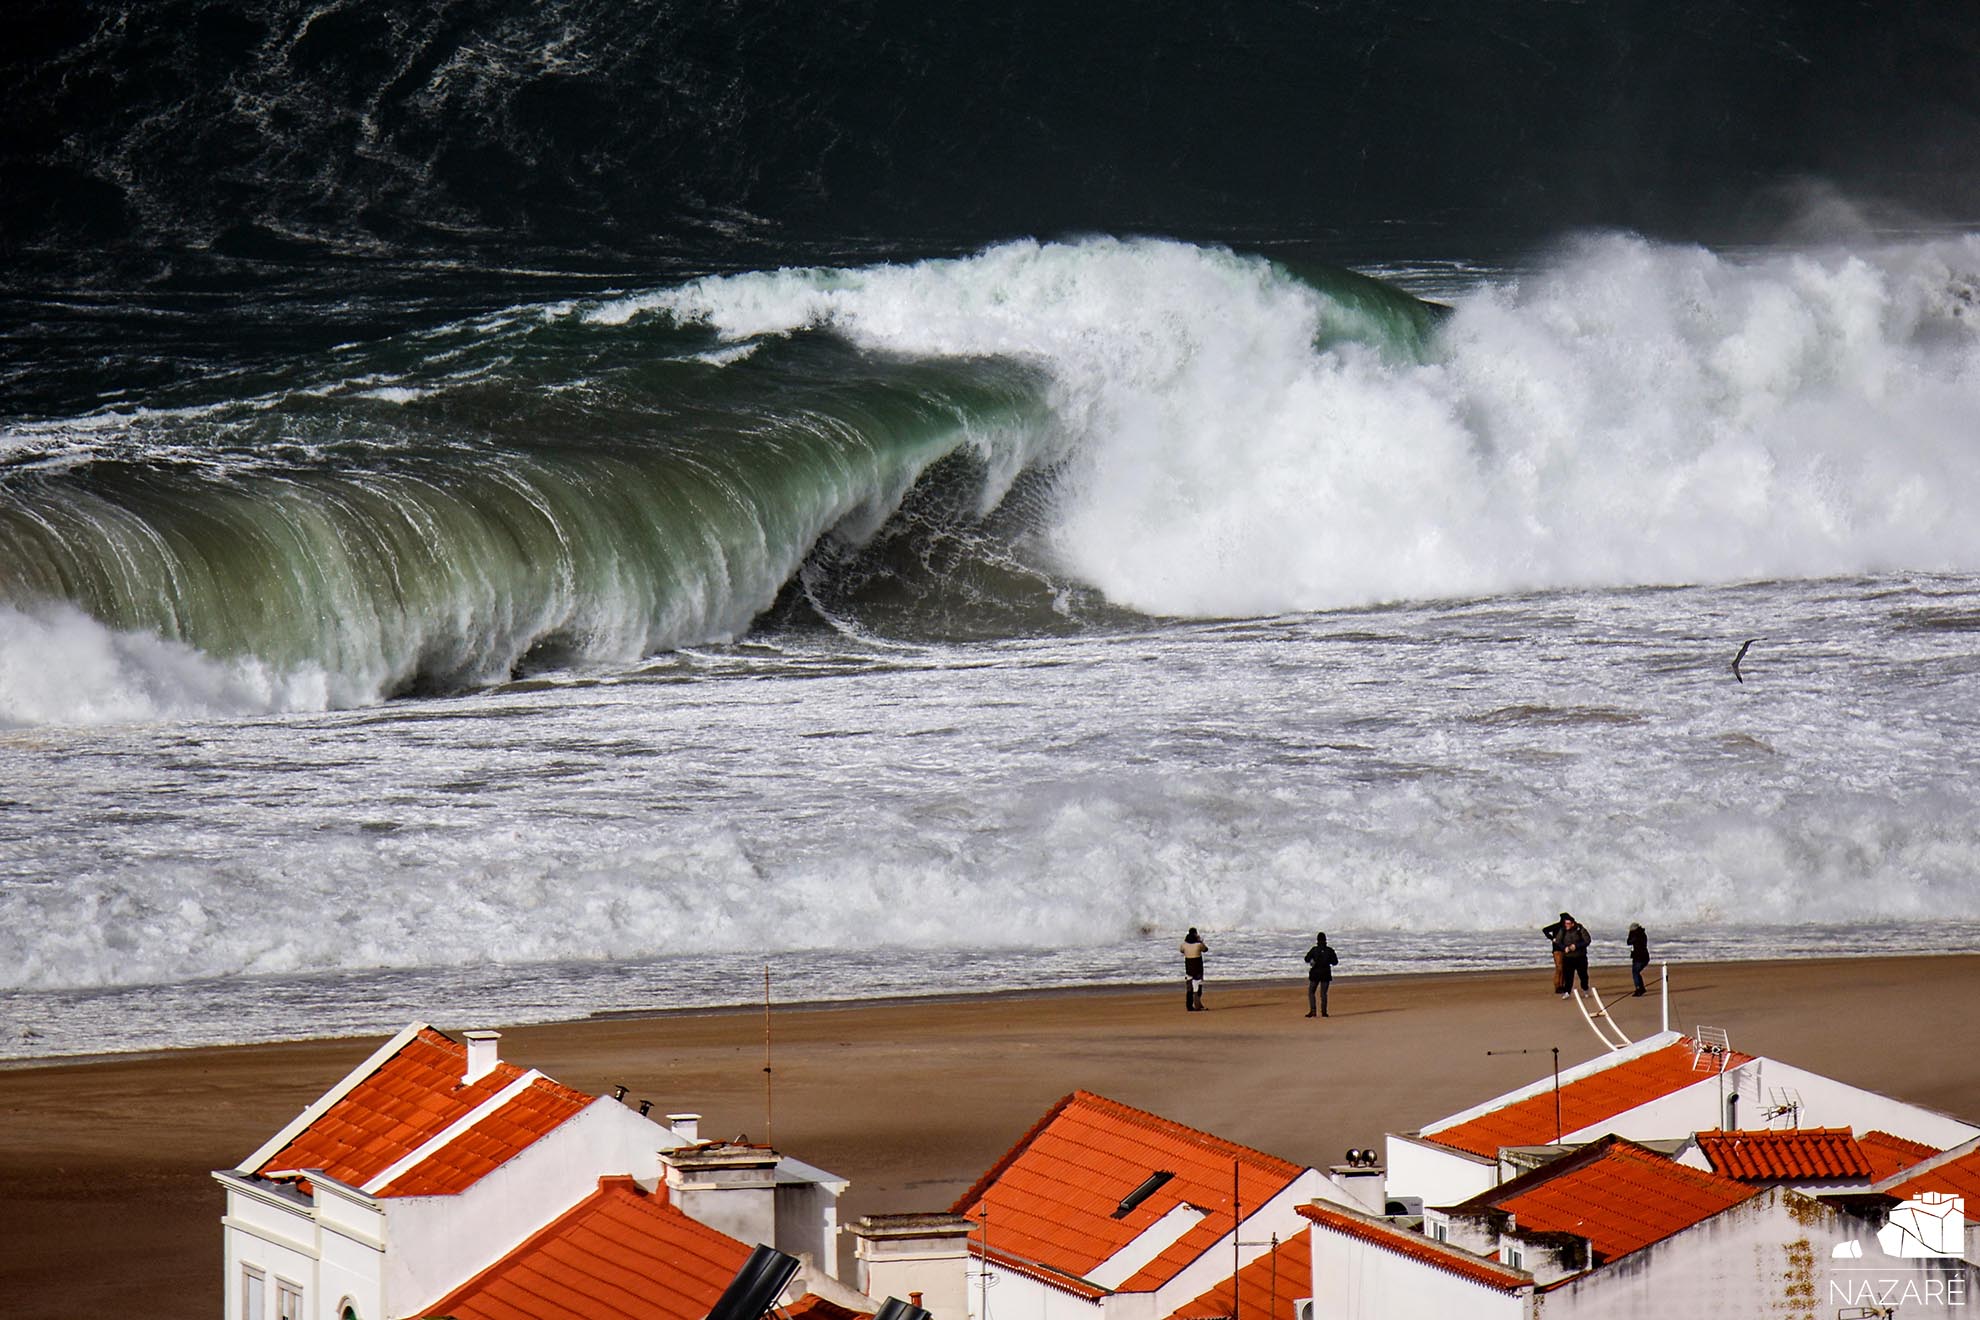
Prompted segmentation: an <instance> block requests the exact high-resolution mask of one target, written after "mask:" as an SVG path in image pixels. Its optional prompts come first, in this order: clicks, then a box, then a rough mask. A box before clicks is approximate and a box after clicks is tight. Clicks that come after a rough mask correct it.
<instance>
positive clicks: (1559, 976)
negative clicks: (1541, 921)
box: [1540, 912, 1574, 995]
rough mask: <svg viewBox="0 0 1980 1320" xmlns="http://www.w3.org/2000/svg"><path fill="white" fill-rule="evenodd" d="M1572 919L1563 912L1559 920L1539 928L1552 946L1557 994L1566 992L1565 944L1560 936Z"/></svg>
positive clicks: (1555, 990) (1555, 991)
mask: <svg viewBox="0 0 1980 1320" xmlns="http://www.w3.org/2000/svg"><path fill="white" fill-rule="evenodd" d="M1573 920H1574V918H1573V917H1571V916H1569V915H1568V914H1567V913H1565V912H1563V913H1561V919H1560V920H1559V921H1556V922H1554V923H1552V924H1551V925H1546V926H1542V927H1541V928H1540V933H1541V934H1542V935H1545V936H1546V937H1547V939H1548V940H1549V941H1550V942H1551V943H1552V944H1553V946H1554V993H1555V994H1557V995H1564V994H1566V993H1567V945H1566V944H1565V943H1564V942H1563V939H1562V937H1563V935H1564V934H1565V933H1566V931H1567V928H1568V925H1569V923H1570V922H1572V921H1573Z"/></svg>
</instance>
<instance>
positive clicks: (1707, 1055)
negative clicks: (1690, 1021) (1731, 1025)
mask: <svg viewBox="0 0 1980 1320" xmlns="http://www.w3.org/2000/svg"><path fill="white" fill-rule="evenodd" d="M1731 1062H1732V1038H1731V1037H1729V1036H1727V1035H1726V1029H1725V1028H1724V1027H1705V1026H1701V1027H1699V1028H1698V1029H1697V1030H1696V1031H1694V1032H1693V1033H1692V1035H1691V1071H1693V1072H1718V1073H1723V1072H1725V1070H1726V1065H1727V1064H1729V1063H1731Z"/></svg>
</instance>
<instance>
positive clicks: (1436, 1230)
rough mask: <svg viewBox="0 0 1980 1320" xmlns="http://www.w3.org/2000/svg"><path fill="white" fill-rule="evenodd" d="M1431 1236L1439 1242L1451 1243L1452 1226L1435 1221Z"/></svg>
mask: <svg viewBox="0 0 1980 1320" xmlns="http://www.w3.org/2000/svg"><path fill="white" fill-rule="evenodd" d="M1430 1236H1431V1237H1433V1238H1435V1239H1436V1240H1437V1241H1439V1242H1449V1241H1450V1240H1451V1228H1450V1225H1449V1224H1446V1223H1445V1222H1444V1221H1443V1220H1441V1219H1438V1220H1435V1221H1433V1222H1432V1223H1431V1225H1430Z"/></svg>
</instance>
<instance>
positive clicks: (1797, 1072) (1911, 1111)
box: [1384, 1032, 1980, 1206]
mask: <svg viewBox="0 0 1980 1320" xmlns="http://www.w3.org/2000/svg"><path fill="white" fill-rule="evenodd" d="M1682 1039H1683V1037H1681V1036H1680V1035H1679V1034H1678V1033H1676V1032H1661V1033H1659V1034H1657V1035H1655V1036H1650V1037H1646V1038H1645V1039H1643V1040H1640V1041H1638V1042H1636V1043H1635V1044H1634V1045H1632V1046H1630V1047H1628V1048H1627V1049H1622V1050H1617V1051H1615V1052H1614V1053H1611V1054H1604V1055H1600V1056H1598V1057H1596V1058H1594V1059H1590V1060H1588V1061H1586V1062H1584V1063H1581V1064H1577V1065H1575V1066H1574V1067H1572V1068H1567V1069H1563V1070H1562V1072H1561V1077H1560V1085H1561V1086H1562V1087H1566V1086H1568V1085H1570V1084H1571V1083H1573V1082H1575V1081H1578V1080H1580V1079H1581V1078H1584V1077H1589V1076H1593V1075H1595V1074H1598V1073H1600V1072H1602V1071H1604V1070H1606V1069H1608V1068H1612V1067H1614V1066H1615V1065H1616V1064H1618V1063H1621V1062H1624V1061H1626V1060H1629V1059H1633V1058H1637V1057H1639V1056H1641V1055H1643V1054H1647V1053H1651V1052H1654V1051H1656V1050H1660V1049H1665V1048H1667V1047H1669V1046H1671V1045H1673V1044H1676V1043H1677V1042H1679V1041H1680V1040H1682ZM1704 1062H1705V1066H1706V1067H1707V1069H1708V1070H1707V1071H1704V1072H1701V1073H1700V1074H1699V1076H1698V1080H1697V1081H1696V1082H1693V1083H1692V1084H1690V1085H1689V1086H1683V1087H1680V1088H1678V1089H1677V1090H1675V1091H1672V1092H1670V1093H1668V1094H1666V1095H1663V1096H1659V1097H1658V1098H1656V1099H1654V1100H1650V1101H1647V1102H1645V1103H1644V1104H1641V1105H1637V1106H1635V1107H1634V1108H1631V1109H1626V1110H1623V1111H1621V1112H1619V1113H1616V1114H1613V1115H1611V1116H1609V1117H1607V1118H1604V1119H1601V1120H1599V1121H1598V1122H1594V1123H1590V1124H1588V1125H1586V1126H1584V1127H1581V1128H1577V1129H1574V1130H1572V1131H1570V1132H1567V1133H1565V1134H1564V1135H1563V1137H1562V1143H1563V1144H1565V1145H1578V1144H1585V1143H1587V1142H1590V1141H1595V1140H1598V1139H1600V1138H1602V1137H1605V1136H1609V1135H1611V1134H1613V1135H1615V1136H1619V1137H1627V1138H1628V1139H1630V1140H1631V1141H1639V1142H1662V1141H1669V1140H1681V1139H1684V1138H1688V1137H1690V1136H1692V1135H1693V1134H1695V1133H1698V1132H1704V1131H1711V1130H1714V1129H1719V1128H1725V1127H1728V1126H1735V1125H1743V1126H1745V1127H1749V1128H1756V1127H1774V1128H1785V1127H1789V1126H1799V1127H1847V1128H1851V1129H1853V1130H1854V1131H1855V1132H1857V1133H1858V1134H1859V1135H1860V1134H1862V1133H1864V1132H1872V1131H1882V1132H1889V1133H1891V1134H1893V1135H1895V1136H1899V1137H1904V1138H1906V1139H1908V1140H1911V1141H1920V1142H1924V1143H1926V1144H1927V1145H1931V1146H1935V1147H1938V1148H1940V1149H1945V1148H1947V1147H1950V1146H1956V1145H1959V1144H1961V1143H1963V1142H1966V1141H1970V1140H1972V1139H1974V1138H1975V1137H1980V1126H1976V1125H1974V1124H1972V1123H1968V1122H1965V1121H1963V1120H1961V1119H1957V1118H1954V1117H1952V1116H1950V1115H1947V1114H1942V1113H1939V1112H1938V1111H1937V1110H1932V1109H1926V1108H1924V1107H1923V1106H1920V1105H1913V1104H1907V1103H1906V1102H1904V1101H1902V1100H1896V1099H1893V1098H1891V1097H1890V1096H1887V1095H1881V1094H1879V1093H1877V1092H1875V1091H1868V1090H1865V1089H1863V1088H1862V1087H1859V1086H1852V1085H1850V1084H1849V1083H1847V1082H1839V1081H1836V1080H1835V1079H1834V1078H1830V1077H1824V1076H1822V1075H1821V1074H1819V1073H1813V1072H1809V1071H1808V1070H1807V1069H1805V1068H1797V1067H1795V1066H1794V1065H1792V1064H1786V1063H1782V1062H1780V1061H1779V1060H1776V1059H1767V1058H1755V1059H1752V1060H1750V1061H1749V1062H1746V1063H1743V1064H1740V1065H1738V1066H1736V1067H1731V1068H1727V1069H1725V1070H1724V1072H1723V1073H1721V1072H1719V1071H1716V1070H1712V1069H1711V1067H1710V1062H1709V1059H1708V1060H1706V1061H1704ZM1553 1088H1554V1079H1553V1077H1552V1076H1547V1077H1543V1078H1540V1079H1539V1080H1537V1081H1535V1082H1533V1083H1532V1084H1530V1085H1528V1086H1525V1087H1521V1088H1519V1089H1518V1090H1515V1091H1509V1092H1507V1093H1506V1094H1504V1095H1501V1096H1498V1097H1496V1098H1494V1099H1492V1100H1488V1101H1486V1102H1485V1103H1483V1104H1480V1105H1474V1106H1472V1107H1471V1108H1470V1109H1466V1110H1463V1111H1461V1112H1459V1113H1456V1114H1453V1115H1451V1116H1450V1117H1448V1118H1443V1119H1439V1120H1438V1121H1437V1122H1435V1123H1432V1124H1429V1125H1428V1126H1426V1127H1424V1128H1423V1130H1422V1132H1421V1133H1420V1134H1400V1135H1399V1134H1395V1133H1391V1134H1389V1135H1388V1137H1387V1139H1386V1142H1385V1152H1384V1155H1385V1159H1386V1161H1387V1164H1388V1178H1389V1194H1390V1195H1391V1196H1420V1197H1422V1198H1423V1203H1424V1204H1425V1205H1426V1206H1448V1205H1456V1204H1457V1203H1459V1202H1460V1201H1464V1200H1467V1199H1469V1198H1470V1197H1472V1196H1476V1195H1478V1194H1479V1193H1481V1192H1484V1191H1489V1190H1490V1189H1491V1188H1493V1187H1495V1186H1497V1185H1498V1183H1499V1182H1500V1181H1501V1177H1500V1170H1499V1169H1498V1167H1497V1163H1496V1161H1492V1160H1480V1159H1479V1157H1477V1156H1473V1155H1471V1154H1469V1153H1468V1152H1464V1151H1458V1150H1453V1149H1451V1148H1449V1147H1445V1146H1439V1145H1437V1144H1436V1135H1437V1133H1438V1132H1441V1131H1444V1130H1446V1129H1449V1128H1453V1127H1456V1126H1458V1125H1459V1124H1461V1123H1465V1122H1468V1121H1470V1120H1471V1119H1473V1118H1477V1117H1479V1116H1481V1115H1483V1114H1488V1113H1491V1112H1493V1111H1494V1110H1498V1109H1502V1108H1504V1107H1505V1106H1507V1105H1509V1104H1513V1103H1516V1102H1518V1101H1520V1100H1524V1099H1526V1098H1528V1097H1531V1096H1535V1095H1542V1094H1545V1093H1546V1092H1548V1091H1551V1090H1552V1089H1553ZM1788 1097H1792V1098H1794V1099H1795V1100H1797V1101H1798V1108H1797V1109H1795V1110H1794V1111H1793V1112H1792V1113H1791V1114H1776V1115H1774V1116H1772V1117H1771V1118H1770V1117H1768V1115H1767V1111H1768V1110H1769V1109H1770V1108H1777V1107H1778V1106H1779V1105H1780V1103H1781V1102H1782V1101H1783V1100H1784V1099H1786V1098H1788ZM1700 1158H1702V1157H1697V1156H1695V1155H1694V1156H1693V1157H1692V1158H1688V1159H1685V1160H1684V1161H1683V1162H1685V1163H1688V1164H1692V1165H1694V1167H1702V1166H1701V1165H1700V1164H1699V1160H1700Z"/></svg>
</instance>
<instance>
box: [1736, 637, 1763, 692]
mask: <svg viewBox="0 0 1980 1320" xmlns="http://www.w3.org/2000/svg"><path fill="white" fill-rule="evenodd" d="M1759 640H1760V639H1759V638H1758V637H1749V638H1747V639H1746V640H1745V641H1743V642H1741V643H1740V644H1739V654H1738V655H1736V656H1734V657H1733V677H1734V678H1737V679H1739V681H1740V682H1742V683H1744V682H1745V681H1746V679H1745V678H1744V677H1743V676H1742V675H1741V674H1740V672H1739V662H1740V661H1742V660H1744V659H1746V648H1747V647H1749V646H1751V645H1753V644H1754V643H1755V642H1757V641H1759Z"/></svg>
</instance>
